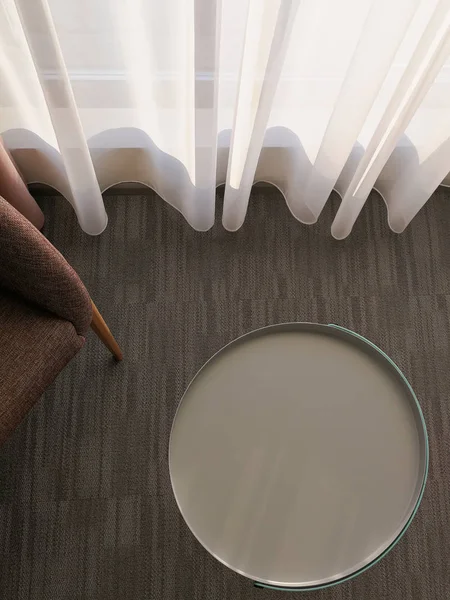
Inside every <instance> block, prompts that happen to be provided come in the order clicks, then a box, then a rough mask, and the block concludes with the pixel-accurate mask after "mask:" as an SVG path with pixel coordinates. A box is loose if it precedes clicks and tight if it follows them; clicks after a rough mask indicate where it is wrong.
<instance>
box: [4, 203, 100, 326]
mask: <svg viewBox="0 0 450 600" xmlns="http://www.w3.org/2000/svg"><path fill="white" fill-rule="evenodd" d="M0 287H3V288H6V289H8V290H10V291H12V292H15V293H16V294H19V295H20V296H22V298H24V299H25V300H28V301H29V302H32V303H34V304H37V305H38V306H40V307H41V308H44V309H46V310H48V311H50V312H52V313H54V314H55V315H57V316H59V317H61V318H63V319H67V320H68V321H70V322H71V323H72V324H73V325H74V327H75V330H76V331H77V333H78V334H79V335H84V334H85V333H86V331H87V330H88V328H89V325H90V322H91V320H92V306H91V300H90V297H89V294H88V292H87V290H86V288H85V287H84V285H83V283H82V282H81V280H80V278H79V277H78V275H77V274H76V273H75V271H74V270H73V269H72V267H71V266H70V265H69V263H68V262H67V261H66V260H65V258H64V257H63V256H62V255H61V254H60V253H59V252H58V250H57V249H56V248H55V247H54V246H52V244H51V243H50V242H49V241H48V240H47V239H46V238H45V237H44V236H43V235H42V234H41V233H40V231H38V230H37V229H36V228H35V227H34V225H32V224H31V223H30V222H29V221H28V220H27V219H26V218H25V217H24V216H22V215H21V214H20V213H19V212H18V211H17V210H16V209H15V208H13V207H12V206H11V205H10V204H9V203H8V202H7V201H6V200H4V199H3V198H1V197H0Z"/></svg>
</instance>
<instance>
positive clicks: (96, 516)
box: [0, 188, 450, 600]
mask: <svg viewBox="0 0 450 600" xmlns="http://www.w3.org/2000/svg"><path fill="white" fill-rule="evenodd" d="M39 202H40V204H41V206H42V208H43V210H44V212H45V215H46V218H47V224H46V226H45V233H46V235H47V236H48V237H49V239H50V240H51V241H52V242H53V243H54V244H55V245H56V247H57V248H58V249H60V250H61V252H62V253H63V254H64V255H65V256H66V258H67V259H68V260H69V262H70V263H71V264H72V265H73V266H74V267H75V269H76V270H77V271H78V272H79V274H80V276H81V277H82V279H83V280H84V282H85V284H86V286H87V287H88V289H89V291H90V293H91V295H92V298H93V300H94V301H95V303H96V304H97V306H98V307H99V309H100V311H101V312H102V314H103V316H104V317H105V319H106V321H107V322H108V324H109V326H110V328H111V330H112V331H113V332H114V334H115V335H116V337H117V339H118V341H119V343H120V345H121V346H122V349H123V352H124V355H125V360H124V361H123V363H121V364H116V363H114V361H113V360H112V359H111V357H110V356H109V354H108V352H107V351H106V350H105V349H104V348H103V347H102V346H101V344H100V342H99V341H98V340H97V339H96V338H95V336H94V335H93V334H90V336H89V337H88V340H87V343H86V346H85V348H84V349H83V350H82V351H81V352H80V353H79V354H78V356H77V357H76V358H75V359H74V360H73V361H72V362H71V363H70V365H69V366H68V367H67V368H66V369H65V370H64V371H63V372H62V373H61V374H60V376H59V377H58V379H57V380H56V382H55V383H54V384H53V385H52V386H51V387H50V388H49V389H48V391H47V392H46V394H45V396H44V397H43V398H42V400H41V401H40V402H39V403H38V404H37V405H36V406H35V408H34V409H33V410H32V411H31V413H30V415H29V416H28V418H27V419H26V420H25V421H24V422H23V424H22V425H21V426H20V427H19V428H18V429H17V430H16V431H15V433H14V435H13V436H12V438H11V439H10V440H9V441H8V442H7V443H6V444H5V445H4V446H3V447H2V448H1V449H0V598H1V599H2V600H91V599H92V600H116V599H117V600H263V599H264V598H267V599H270V600H281V599H282V598H287V597H288V595H289V594H287V593H284V592H276V591H265V590H258V589H256V588H254V587H253V586H252V584H251V582H250V581H248V580H246V579H245V578H243V577H241V576H239V575H237V574H235V573H233V572H231V571H230V570H228V569H227V568H225V567H224V566H222V565H221V564H219V563H218V562H217V561H216V560H215V559H214V558H212V557H211V556H209V554H208V553H207V552H206V551H205V550H204V549H203V548H202V547H201V546H200V544H199V543H198V542H197V541H196V540H195V539H194V537H193V536H192V534H191V533H190V532H189V530H188V528H187V526H186V525H185V524H184V522H183V520H182V518H181V516H180V515H179V513H178V510H177V507H176V505H175V501H174V498H173V495H172V492H171V487H170V480H169V473H168V460H167V451H168V440H169V433H170V428H171V424H172V419H173V416H174V414H175V410H176V407H177V404H178V402H179V401H180V398H181V396H182V393H183V391H184V389H185V387H186V386H187V384H188V383H189V381H190V380H191V378H192V377H193V376H194V374H195V373H196V371H197V370H198V369H199V367H200V366H201V365H202V364H203V363H204V362H205V361H206V359H208V358H209V357H210V356H211V355H212V354H213V353H214V352H215V351H217V350H218V349H219V348H221V347H222V346H223V345H224V344H226V343H227V342H229V341H230V340H232V339H233V338H235V337H236V336H238V335H240V334H242V333H244V332H247V331H250V330H252V329H255V328H257V327H261V326H264V325H267V324H270V323H276V322H283V321H317V322H322V323H337V324H341V325H343V326H345V327H348V328H350V329H353V330H355V331H357V332H359V333H361V334H362V335H364V336H366V337H367V338H369V339H371V340H372V341H373V342H375V343H376V344H377V345H379V346H380V347H381V348H382V349H383V350H385V351H386V352H387V353H388V354H389V355H390V356H391V357H392V358H393V360H394V361H396V362H397V364H398V365H399V366H400V368H401V369H402V370H403V371H404V373H405V374H406V376H407V377H408V378H409V380H410V382H411V383H412V385H413V387H414V389H415V391H416V393H417V395H418V398H419V400H420V402H421V405H422V407H423V410H424V414H425V419H426V422H427V426H428V432H429V436H430V453H431V463H430V474H429V480H428V485H427V489H426V492H425V496H424V499H423V503H422V505H421V508H420V510H419V512H418V514H417V516H416V518H415V519H414V521H413V523H412V525H411V527H410V529H409V530H408V532H407V533H406V535H405V536H404V537H403V539H402V540H401V541H400V543H399V544H398V545H397V546H396V547H395V549H394V550H393V551H392V552H391V553H390V554H389V555H388V556H387V557H385V558H384V559H383V560H382V561H381V562H380V563H379V564H377V565H376V566H375V567H373V568H372V569H370V570H369V571H367V572H366V573H364V574H363V575H361V576H359V577H357V578H356V579H354V580H352V581H350V582H347V583H344V584H341V585H339V586H336V587H333V588H329V589H326V590H322V591H318V592H311V593H305V594H304V596H303V597H305V598H307V599H309V598H311V599H313V598H314V599H315V600H447V599H448V598H449V594H450V591H449V590H450V569H449V567H448V565H449V564H450V541H449V540H450V368H449V367H450V365H449V340H450V243H449V234H448V231H449V224H450V192H449V191H447V190H444V189H442V188H441V189H439V190H438V191H437V192H436V193H435V194H434V196H433V198H432V200H430V201H429V202H428V203H427V204H426V206H425V208H424V209H423V210H422V211H421V212H420V213H419V215H418V216H417V217H416V219H415V220H414V221H413V222H412V224H411V226H410V227H409V228H408V229H407V230H406V231H405V232H404V233H403V234H401V235H396V234H394V233H392V232H391V231H390V230H389V228H388V226H387V221H386V209H385V207H384V204H383V203H382V202H381V201H380V200H379V199H378V198H377V196H376V194H374V195H373V196H372V197H371V198H370V200H369V202H368V203H367V204H366V207H365V208H364V210H363V212H362V214H361V216H360V218H359V219H358V221H357V224H356V226H355V229H354V231H353V233H352V234H351V236H350V237H349V238H347V239H346V240H344V241H340V242H338V241H335V240H333V238H332V237H331V236H330V233H329V231H330V225H331V222H332V219H333V216H334V214H335V212H336V210H337V207H338V203H339V199H338V198H337V196H336V197H333V198H332V200H331V201H330V202H328V203H327V206H326V208H325V211H324V213H323V215H322V216H321V218H320V220H319V222H318V223H317V224H316V225H314V226H306V225H302V224H301V223H299V222H297V221H296V220H295V219H294V218H293V217H292V216H291V215H290V213H289V211H288V209H287V207H286V205H285V203H284V200H283V199H282V197H281V195H280V194H279V193H278V192H277V191H276V190H274V189H271V188H255V189H254V190H253V192H252V198H251V201H250V206H249V213H248V216H247V219H246V222H245V224H244V226H243V227H242V229H240V230H239V231H238V232H236V233H229V232H227V231H225V230H224V229H223V228H222V226H221V224H220V216H219V215H220V205H221V202H222V195H221V192H220V191H219V192H218V209H217V221H216V225H215V226H214V227H213V228H212V229H211V230H210V231H208V232H204V233H199V232H196V231H194V230H193V229H191V228H190V226H189V225H188V224H187V223H186V222H185V220H184V219H183V217H182V216H181V215H180V214H178V213H177V212H176V211H175V210H174V209H173V208H171V207H170V206H169V205H167V204H165V203H164V202H163V201H162V200H161V199H160V198H158V196H157V195H156V194H155V193H153V192H148V193H145V194H144V195H142V196H139V195H132V196H126V195H115V196H109V197H108V198H107V199H106V208H107V212H108V215H109V225H108V228H107V229H106V231H105V232H104V233H103V234H102V235H100V236H98V237H89V236H87V235H86V234H84V233H83V232H82V231H81V230H80V228H79V227H78V225H77V223H76V219H75V217H74V214H73V212H72V209H71V208H70V206H69V205H68V204H67V202H66V201H65V200H63V199H62V198H59V197H43V198H40V200H39Z"/></svg>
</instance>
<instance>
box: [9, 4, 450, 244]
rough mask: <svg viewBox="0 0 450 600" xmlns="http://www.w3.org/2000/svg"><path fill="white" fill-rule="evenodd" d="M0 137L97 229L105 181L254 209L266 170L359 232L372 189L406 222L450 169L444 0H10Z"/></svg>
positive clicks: (296, 206)
mask: <svg viewBox="0 0 450 600" xmlns="http://www.w3.org/2000/svg"><path fill="white" fill-rule="evenodd" d="M0 8H1V10H0V111H1V112H0V132H2V136H3V140H4V142H5V144H6V146H7V147H8V148H9V149H10V150H11V151H12V153H13V156H14V157H15V159H16V161H17V163H18V165H19V167H20V168H21V170H22V172H23V173H24V175H25V177H26V179H27V181H29V182H31V181H39V182H42V183H47V184H50V185H52V186H53V187H55V188H56V189H58V190H59V191H61V192H62V193H63V194H64V196H65V197H66V198H67V199H68V200H69V201H70V202H71V203H72V205H73V207H74V209H75V211H76V213H77V216H78V219H79V222H80V225H81V227H82V228H83V229H84V230H85V231H86V232H88V233H91V234H98V233H100V232H101V231H103V229H104V228H105V226H106V223H107V217H106V213H105V209H104V206H103V201H102V197H101V191H103V190H104V189H105V188H107V187H109V186H111V185H113V184H115V183H118V182H121V181H139V182H142V183H145V184H146V185H149V186H150V187H152V188H153V189H155V190H156V191H157V192H158V193H159V194H160V195H161V196H162V197H163V198H164V199H165V200H166V201H167V202H169V203H170V204H172V205H173V206H175V207H176V208H177V209H178V210H180V211H181V213H182V214H183V215H184V216H185V218H186V219H187V220H188V222H189V223H190V224H191V225H192V226H193V227H195V228H196V229H199V230H206V229H208V228H209V227H211V226H212V224H213V221H214V203H215V187H216V185H217V184H220V183H224V182H225V183H226V188H225V200H224V208H223V224H224V226H225V227H226V228H227V229H229V230H235V229H238V228H239V227H240V226H241V225H242V224H243V222H244V219H245V215H246V211H247V205H248V201H249V195H250V191H251V186H252V185H253V183H254V182H255V181H267V182H270V183H273V184H274V185H276V186H277V187H278V188H279V189H280V190H281V191H282V193H283V194H284V196H285V198H286V202H287V204H288V206H289V208H290V210H291V212H292V214H293V215H294V216H295V217H296V218H297V219H299V220H301V221H303V222H305V223H313V222H315V221H316V220H317V219H318V217H319V215H320V213H321V211H322V209H323V207H324V205H325V203H326V201H327V198H328V197H329V195H330V192H331V191H332V189H333V188H334V189H335V190H336V191H338V192H339V193H340V195H341V196H342V203H341V205H340V207H339V210H338V212H337V214H336V217H335V220H334V223H333V226H332V234H333V235H334V236H335V237H337V238H343V237H345V236H347V235H348V234H349V233H350V232H351V229H352V227H353V224H354V222H355V220H356V219H357V217H358V214H359V212H360V211H361V208H362V206H363V205H364V202H365V201H366V199H367V197H368V194H369V192H370V190H371V189H372V188H373V187H375V188H376V189H378V190H379V192H380V193H381V194H382V195H383V197H384V199H385V201H386V204H387V207H388V213H389V224H390V226H391V227H392V229H394V230H395V231H398V232H400V231H402V230H403V229H404V228H405V227H406V226H407V224H408V223H409V222H410V220H411V219H412V218H413V217H414V215H415V214H416V213H417V211H418V210H420V208H421V207H422V206H423V204H424V203H425V202H426V201H427V199H428V198H429V197H430V195H431V194H432V192H433V191H434V190H435V188H436V187H437V186H438V185H439V184H440V183H442V182H443V181H444V180H445V178H446V177H447V176H448V173H449V172H450V62H449V61H448V55H449V51H450V34H449V26H450V0H395V1H393V0H222V1H220V0H164V2H163V1H161V0H127V1H126V2H125V1H124V0H0Z"/></svg>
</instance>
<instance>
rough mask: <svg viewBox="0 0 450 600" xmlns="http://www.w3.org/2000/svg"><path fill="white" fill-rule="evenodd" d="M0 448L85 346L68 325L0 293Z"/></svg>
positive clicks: (8, 294) (57, 318) (19, 299)
mask: <svg viewBox="0 0 450 600" xmlns="http://www.w3.org/2000/svg"><path fill="white" fill-rule="evenodd" d="M0 343H1V352H0V356H1V358H0V444H1V443H3V442H4V441H5V439H6V438H7V437H8V435H9V434H10V433H11V432H12V430H13V429H14V428H15V427H16V426H17V425H18V424H19V423H20V421H21V420H22V418H23V417H24V416H25V414H26V413H27V412H28V410H29V409H30V408H31V406H32V405H33V404H34V403H35V402H36V400H38V399H39V397H40V396H41V395H42V393H43V392H44V390H45V388H46V387H47V386H48V385H49V384H50V383H51V382H52V381H53V380H54V379H55V377H56V376H57V375H58V373H59V372H60V371H61V370H62V369H63V368H64V366H65V365H66V364H67V363H68V362H69V361H70V360H71V358H73V356H75V354H76V353H77V352H78V350H80V348H81V347H82V346H83V344H84V337H82V336H79V335H78V334H77V332H76V331H75V329H74V327H73V325H72V323H70V322H69V321H67V320H65V319H61V318H59V317H55V316H54V315H53V314H51V313H49V312H47V311H44V310H41V309H40V308H38V307H36V306H33V305H31V304H29V303H27V302H25V301H23V300H22V299H21V298H19V297H17V296H16V295H14V294H11V293H9V292H4V291H1V293H0Z"/></svg>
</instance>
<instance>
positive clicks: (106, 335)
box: [91, 300, 123, 360]
mask: <svg viewBox="0 0 450 600" xmlns="http://www.w3.org/2000/svg"><path fill="white" fill-rule="evenodd" d="M91 302H92V300H91ZM91 328H92V330H93V331H94V332H95V333H96V334H97V336H98V337H99V338H100V339H101V341H102V342H103V343H104V344H105V346H106V347H107V348H108V350H109V351H110V352H112V354H113V356H114V358H115V359H116V360H122V358H123V355H122V351H121V349H120V348H119V344H118V343H117V342H116V340H115V339H114V337H113V334H112V333H111V332H110V330H109V328H108V325H107V324H106V323H105V321H104V320H103V317H102V315H101V314H100V313H99V311H98V308H97V307H96V306H95V304H94V303H93V302H92V322H91Z"/></svg>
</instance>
